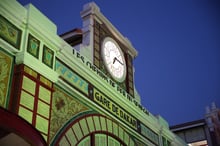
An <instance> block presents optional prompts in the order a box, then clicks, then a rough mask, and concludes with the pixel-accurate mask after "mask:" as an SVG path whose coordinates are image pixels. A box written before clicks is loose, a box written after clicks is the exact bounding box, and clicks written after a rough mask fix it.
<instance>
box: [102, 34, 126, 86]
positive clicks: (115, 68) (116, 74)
mask: <svg viewBox="0 0 220 146" xmlns="http://www.w3.org/2000/svg"><path fill="white" fill-rule="evenodd" d="M102 57H103V60H104V64H105V66H106V68H107V70H108V71H109V73H110V74H111V76H112V77H113V78H114V79H115V80H116V81H118V82H122V81H124V79H125V77H126V63H125V58H124V54H123V52H122V51H121V49H120V47H119V45H118V44H117V43H116V41H114V40H113V39H112V38H110V37H107V38H105V39H104V41H103V44H102Z"/></svg>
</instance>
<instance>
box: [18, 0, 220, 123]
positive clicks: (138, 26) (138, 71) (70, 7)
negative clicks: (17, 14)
mask: <svg viewBox="0 0 220 146" xmlns="http://www.w3.org/2000/svg"><path fill="white" fill-rule="evenodd" d="M18 1H19V2H20V3H21V4H23V5H24V4H27V3H30V2H31V3H32V4H33V5H35V6H36V7H37V8H38V9H39V10H40V11H41V12H42V13H43V14H45V15H46V16H47V17H48V18H49V19H50V20H52V21H53V22H54V23H55V24H56V25H57V28H58V34H62V33H64V32H66V31H68V30H71V29H73V28H76V27H77V28H82V20H81V17H80V11H81V10H82V7H83V5H84V4H85V3H88V2H90V1H89V0H62V1H48V0H18ZM94 2H95V3H96V4H97V5H98V6H99V7H100V9H101V12H102V13H103V14H104V15H105V16H106V17H107V18H108V19H109V20H110V21H111V22H112V24H113V25H114V26H115V27H116V28H117V29H118V30H119V31H120V32H121V33H122V34H123V35H124V36H126V37H127V38H128V39H129V40H130V41H131V42H132V44H133V46H134V47H135V48H136V50H137V51H138V53H139V54H138V56H137V58H136V59H135V61H134V67H135V83H136V88H137V90H138V92H139V94H140V96H141V98H142V105H143V106H145V107H146V108H147V109H148V110H149V111H150V112H151V113H152V114H155V115H156V114H160V115H161V116H162V117H164V118H165V119H166V120H167V121H168V122H169V124H170V125H175V124H180V123H183V122H189V121H192V120H198V119H201V118H204V114H205V107H206V106H207V105H211V103H212V102H216V104H217V106H218V107H220V1H219V0H216V1H210V0H167V1H164V0H135V1H134V0H131V1H130V0H109V1H104V0H94Z"/></svg>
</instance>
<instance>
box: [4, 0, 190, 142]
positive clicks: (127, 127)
mask: <svg viewBox="0 0 220 146" xmlns="http://www.w3.org/2000/svg"><path fill="white" fill-rule="evenodd" d="M98 15H102V14H98ZM39 28H40V29H39ZM91 49H92V48H89V49H88V50H91ZM89 54H90V53H89V52H85V48H82V49H81V51H77V50H76V49H74V48H72V47H71V46H70V45H69V44H68V43H67V42H65V41H64V40H63V39H62V38H60V36H59V35H57V26H56V25H55V24H54V23H53V22H51V21H50V20H49V19H48V18H47V17H46V16H44V15H43V14H42V13H41V12H40V11H39V10H37V9H36V8H35V7H34V6H33V5H32V4H29V5H27V6H22V5H21V4H19V3H18V2H17V1H15V0H10V1H8V0H2V1H1V3H0V106H1V107H3V108H4V109H7V110H9V111H12V112H14V113H16V114H17V115H18V116H19V117H22V118H23V119H24V120H26V121H27V122H28V123H30V124H31V125H33V127H35V128H36V129H37V130H38V131H39V133H40V134H41V135H42V136H43V138H44V140H45V141H46V143H47V144H48V145H61V146H65V145H91V141H92V139H93V138H94V139H95V142H93V143H92V144H94V145H100V146H101V145H102V146H103V141H104V143H105V144H107V143H108V144H109V145H116V146H119V145H129V146H136V145H137V146H154V145H155V146H184V145H186V144H185V143H184V142H183V141H182V140H180V139H179V138H178V137H177V136H176V135H175V134H174V133H172V132H171V131H170V130H169V126H168V124H167V122H166V121H165V120H164V119H163V118H161V117H155V116H154V115H152V114H151V113H150V112H149V111H147V109H146V108H145V107H143V106H142V105H141V103H140V101H139V100H138V98H140V97H135V96H137V95H136V94H134V96H132V95H131V94H129V93H127V92H126V91H125V90H124V88H121V86H120V85H119V84H117V83H116V82H114V81H113V80H112V79H111V78H110V77H108V76H107V75H106V74H105V73H103V72H102V71H101V70H100V69H99V68H97V67H96V66H95V65H94V63H93V59H92V57H91V56H90V55H89ZM105 144H104V145H105Z"/></svg>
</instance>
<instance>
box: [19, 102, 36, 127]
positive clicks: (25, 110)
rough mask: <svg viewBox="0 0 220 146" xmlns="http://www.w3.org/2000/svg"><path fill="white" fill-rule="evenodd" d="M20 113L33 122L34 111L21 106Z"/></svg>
mask: <svg viewBox="0 0 220 146" xmlns="http://www.w3.org/2000/svg"><path fill="white" fill-rule="evenodd" d="M18 115H19V116H21V117H22V118H24V119H25V120H26V121H28V122H29V123H31V124H32V117H33V113H32V112H31V111H29V110H27V109H25V108H23V107H21V106H20V107H19V111H18Z"/></svg>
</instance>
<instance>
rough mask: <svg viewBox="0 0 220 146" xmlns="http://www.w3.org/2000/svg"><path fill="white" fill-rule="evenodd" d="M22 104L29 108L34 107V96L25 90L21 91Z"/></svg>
mask: <svg viewBox="0 0 220 146" xmlns="http://www.w3.org/2000/svg"><path fill="white" fill-rule="evenodd" d="M20 104H21V105H23V106H25V107H27V108H29V109H30V110H33V109H34V97H33V96H31V95H30V94H28V93H26V92H25V91H21V100H20Z"/></svg>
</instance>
